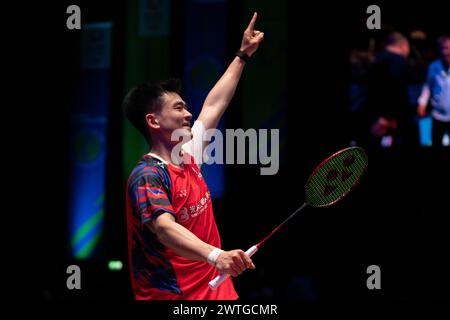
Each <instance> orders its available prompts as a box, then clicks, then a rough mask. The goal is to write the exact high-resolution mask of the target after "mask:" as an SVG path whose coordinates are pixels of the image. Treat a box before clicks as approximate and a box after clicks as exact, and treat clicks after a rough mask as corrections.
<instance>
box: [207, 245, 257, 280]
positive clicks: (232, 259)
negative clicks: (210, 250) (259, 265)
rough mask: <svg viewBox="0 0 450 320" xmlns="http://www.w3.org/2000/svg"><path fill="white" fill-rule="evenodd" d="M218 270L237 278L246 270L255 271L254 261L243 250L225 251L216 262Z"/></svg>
mask: <svg viewBox="0 0 450 320" xmlns="http://www.w3.org/2000/svg"><path fill="white" fill-rule="evenodd" d="M215 266H216V268H217V270H218V271H219V272H221V273H226V274H229V275H231V276H233V277H237V276H238V275H240V274H241V273H242V272H244V271H245V270H246V269H249V268H250V269H255V265H254V264H253V261H252V259H250V257H249V256H248V255H247V254H246V253H245V252H244V251H242V250H240V249H237V250H231V251H223V252H222V253H221V254H220V255H219V256H218V257H217V260H216V264H215Z"/></svg>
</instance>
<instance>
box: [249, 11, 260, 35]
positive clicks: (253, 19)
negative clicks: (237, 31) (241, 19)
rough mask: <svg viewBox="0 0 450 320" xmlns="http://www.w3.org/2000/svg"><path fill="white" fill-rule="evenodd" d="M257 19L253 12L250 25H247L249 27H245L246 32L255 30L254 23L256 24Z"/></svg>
mask: <svg viewBox="0 0 450 320" xmlns="http://www.w3.org/2000/svg"><path fill="white" fill-rule="evenodd" d="M257 17H258V14H257V13H256V12H255V13H254V14H253V18H252V20H251V21H250V23H249V25H248V27H247V30H250V31H253V29H254V28H255V23H256V18H257Z"/></svg>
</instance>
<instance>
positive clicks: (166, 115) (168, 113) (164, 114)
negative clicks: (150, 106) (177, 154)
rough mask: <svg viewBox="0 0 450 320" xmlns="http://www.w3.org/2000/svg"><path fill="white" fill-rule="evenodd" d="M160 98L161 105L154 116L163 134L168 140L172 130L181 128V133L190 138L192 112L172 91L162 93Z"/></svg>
mask: <svg viewBox="0 0 450 320" xmlns="http://www.w3.org/2000/svg"><path fill="white" fill-rule="evenodd" d="M161 99H162V107H161V110H160V111H159V112H157V113H156V114H155V118H156V119H157V120H158V124H159V126H160V130H161V133H162V134H163V136H164V137H165V138H167V139H169V140H170V137H171V135H172V132H173V131H174V130H177V129H182V130H183V131H182V133H183V134H182V135H183V136H184V137H188V138H190V137H191V119H192V114H191V113H190V112H189V111H188V110H187V105H186V103H185V102H184V101H183V99H181V97H180V96H179V95H178V94H176V93H173V92H170V93H164V95H163V96H162V97H161ZM176 142H178V141H176Z"/></svg>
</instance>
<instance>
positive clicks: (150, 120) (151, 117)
mask: <svg viewBox="0 0 450 320" xmlns="http://www.w3.org/2000/svg"><path fill="white" fill-rule="evenodd" d="M145 121H146V122H147V125H148V126H149V127H150V128H152V129H159V127H160V126H159V121H158V118H157V116H156V115H155V114H154V113H149V114H147V115H146V116H145Z"/></svg>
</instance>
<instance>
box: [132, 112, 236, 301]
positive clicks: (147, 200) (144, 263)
mask: <svg viewBox="0 0 450 320" xmlns="http://www.w3.org/2000/svg"><path fill="white" fill-rule="evenodd" d="M199 125H201V123H200V124H199V123H198V121H197V122H196V123H195V124H194V126H193V132H194V131H196V130H195V129H196V127H198V126H199ZM187 156H188V157H192V156H190V155H189V154H187ZM191 160H192V161H187V162H188V163H184V164H183V166H182V167H178V166H175V165H173V164H171V163H167V162H165V161H164V160H162V159H161V158H159V157H157V156H156V155H154V154H151V153H149V154H146V155H144V156H143V157H142V159H141V160H140V161H139V162H138V164H137V165H136V167H135V168H134V170H133V171H132V173H131V175H130V177H129V179H128V183H127V225H128V252H129V260H130V271H131V282H132V287H133V291H134V294H135V298H136V299H139V300H141V299H154V300H169V299H193V300H215V299H219V300H231V299H237V298H238V295H237V294H236V291H235V290H234V286H233V283H232V280H231V278H228V279H227V280H226V281H225V282H224V283H222V285H221V286H219V288H218V289H217V290H211V289H210V288H209V286H208V282H209V281H210V280H212V279H213V278H214V277H216V276H217V275H218V274H219V273H218V271H217V269H216V268H215V267H213V266H211V265H209V264H208V263H207V262H203V261H193V260H189V259H186V258H184V257H181V256H179V255H177V254H176V253H175V252H174V251H173V250H172V249H170V248H168V247H166V246H164V245H163V244H162V243H161V242H160V241H159V240H158V238H157V237H156V235H155V234H154V233H153V232H152V231H151V230H150V228H149V227H148V226H146V224H147V223H148V222H150V221H152V220H154V219H156V218H157V217H158V216H159V215H161V214H163V213H165V212H168V213H170V214H172V215H173V216H174V217H175V220H176V222H177V223H179V224H181V225H182V226H184V227H185V228H187V229H188V230H189V231H191V232H192V233H193V234H195V235H196V236H197V237H198V238H199V239H200V240H202V241H204V242H206V243H208V244H210V245H212V246H214V247H217V248H220V247H221V243H220V236H219V232H218V229H217V225H216V222H215V219H214V214H213V208H212V201H211V195H210V193H209V190H208V187H207V185H206V183H205V180H204V179H203V176H202V174H201V172H200V169H199V166H198V165H197V164H196V163H195V162H196V161H195V160H194V158H193V157H192V158H191Z"/></svg>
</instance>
